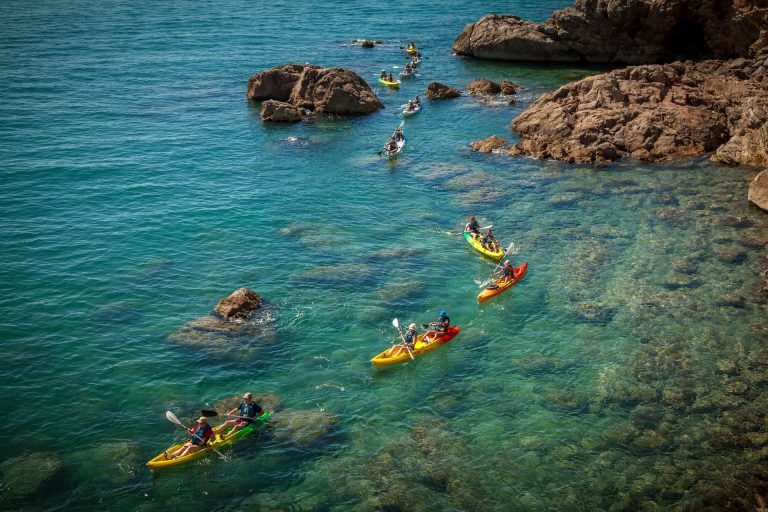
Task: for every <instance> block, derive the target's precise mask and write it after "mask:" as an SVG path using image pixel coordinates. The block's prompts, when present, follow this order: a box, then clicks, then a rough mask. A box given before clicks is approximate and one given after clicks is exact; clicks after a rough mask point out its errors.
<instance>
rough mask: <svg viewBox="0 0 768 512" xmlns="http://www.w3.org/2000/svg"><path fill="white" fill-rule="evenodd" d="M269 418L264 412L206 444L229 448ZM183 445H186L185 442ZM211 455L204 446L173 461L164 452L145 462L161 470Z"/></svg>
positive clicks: (219, 448)
mask: <svg viewBox="0 0 768 512" xmlns="http://www.w3.org/2000/svg"><path fill="white" fill-rule="evenodd" d="M269 416H270V413H269V412H265V413H264V414H262V415H261V416H259V417H257V418H256V419H255V420H254V421H253V423H251V424H250V425H246V426H244V427H243V428H241V429H240V430H238V431H237V432H235V433H234V434H232V435H230V436H228V435H224V437H222V436H221V435H219V434H216V439H215V440H213V441H211V442H210V443H208V444H209V445H210V446H213V447H214V448H216V449H217V450H221V449H222V448H226V447H227V446H230V445H232V444H234V443H235V442H237V441H239V440H241V439H244V438H246V437H248V436H250V435H251V434H253V433H254V432H256V431H257V430H259V428H260V427H261V426H263V425H264V424H265V423H266V422H267V420H269ZM184 443H186V441H185V442H184ZM184 443H179V444H175V445H173V446H171V447H170V448H168V449H167V450H165V451H166V452H169V453H170V452H172V451H175V450H178V449H179V448H181V447H182V446H184ZM211 453H214V451H213V450H211V448H210V447H209V446H206V447H205V448H201V449H199V450H197V451H196V452H192V453H190V454H189V455H185V456H184V457H176V458H175V459H171V460H166V459H165V452H163V453H161V454H160V455H158V456H157V457H155V458H154V459H152V460H150V461H149V462H147V466H148V467H149V469H163V468H170V467H174V466H180V465H182V464H186V463H187V462H192V461H193V460H197V459H202V458H203V457H206V456H208V455H210V454H211Z"/></svg>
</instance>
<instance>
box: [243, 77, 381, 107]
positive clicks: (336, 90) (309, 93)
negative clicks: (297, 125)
mask: <svg viewBox="0 0 768 512" xmlns="http://www.w3.org/2000/svg"><path fill="white" fill-rule="evenodd" d="M246 96H247V97H248V99H249V100H251V101H262V100H277V101H278V102H283V103H288V104H290V105H293V107H294V108H295V109H296V110H289V108H288V107H287V106H283V105H281V104H276V103H273V104H270V105H269V106H268V107H267V110H266V114H267V115H268V116H269V115H276V116H278V117H280V118H281V119H279V120H289V119H292V118H294V117H295V114H296V112H297V111H299V109H303V110H304V111H308V112H316V113H324V114H369V113H371V112H374V111H376V110H378V109H380V108H383V107H384V105H383V104H382V103H381V101H379V99H378V98H377V97H376V95H375V94H374V92H373V90H372V89H371V87H370V86H369V85H368V83H367V82H366V81H365V80H363V79H362V78H361V77H360V76H359V75H358V74H357V73H355V72H354V71H350V70H348V69H343V68H322V67H320V66H316V65H312V64H306V65H301V64H285V65H283V66H278V67H276V68H272V69H270V70H267V71H264V72H261V73H256V74H255V75H253V76H252V77H251V78H250V79H249V80H248V88H247V92H246ZM278 107H279V108H278ZM264 113H265V110H264V107H263V108H262V114H264ZM283 117H285V118H286V119H282V118H283ZM262 118H264V119H267V118H265V117H264V116H262Z"/></svg>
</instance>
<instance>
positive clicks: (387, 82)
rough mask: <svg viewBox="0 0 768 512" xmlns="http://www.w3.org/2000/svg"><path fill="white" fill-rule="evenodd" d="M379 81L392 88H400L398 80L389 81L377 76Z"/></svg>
mask: <svg viewBox="0 0 768 512" xmlns="http://www.w3.org/2000/svg"><path fill="white" fill-rule="evenodd" d="M379 82H381V83H382V84H384V85H386V86H387V87H391V88H393V89H399V88H400V80H395V81H394V82H390V81H389V80H384V79H383V78H379Z"/></svg>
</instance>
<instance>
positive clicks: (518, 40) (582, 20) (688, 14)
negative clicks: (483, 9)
mask: <svg viewBox="0 0 768 512" xmlns="http://www.w3.org/2000/svg"><path fill="white" fill-rule="evenodd" d="M764 8H765V4H764V2H760V1H754V0H752V1H749V0H747V1H743V0H739V1H736V0H731V1H728V0H724V1H718V2H702V1H701V0H674V1H673V0H633V1H631V2H627V1H617V0H576V2H575V4H574V6H573V7H571V8H568V9H563V10H559V11H555V13H553V14H552V16H551V17H550V19H548V20H547V21H545V22H543V23H532V22H529V21H521V20H520V18H518V17H517V16H509V15H501V16H499V15H496V14H488V15H487V16H485V17H484V18H482V19H480V20H479V21H477V22H475V23H471V24H469V25H467V26H466V27H465V28H464V31H463V32H462V33H461V34H460V35H459V36H458V37H457V38H456V41H455V42H454V44H453V50H454V52H456V53H457V54H459V55H466V56H471V57H477V58H481V59H494V60H515V61H547V62H593V63H611V64H616V63H621V64H646V63H656V62H670V61H673V60H676V59H679V58H687V59H697V58H698V59H701V58H706V57H711V56H714V57H726V58H727V57H736V56H742V57H751V56H756V55H758V54H759V53H760V52H761V51H762V50H763V49H764V48H765V47H766V46H768V33H765V31H763V32H762V33H761V28H763V27H764V26H765V25H764V23H765V21H764V16H765V9H764Z"/></svg>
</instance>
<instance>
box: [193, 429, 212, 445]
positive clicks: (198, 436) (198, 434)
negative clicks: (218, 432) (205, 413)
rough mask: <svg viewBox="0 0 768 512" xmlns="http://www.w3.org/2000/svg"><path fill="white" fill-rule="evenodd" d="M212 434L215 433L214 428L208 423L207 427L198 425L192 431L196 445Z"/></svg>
mask: <svg viewBox="0 0 768 512" xmlns="http://www.w3.org/2000/svg"><path fill="white" fill-rule="evenodd" d="M211 435H213V429H212V428H211V426H210V425H206V426H205V427H203V426H202V425H198V426H196V427H195V429H194V430H193V431H192V444H194V445H196V446H198V445H201V444H202V443H203V441H207V440H208V438H210V437H211Z"/></svg>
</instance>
